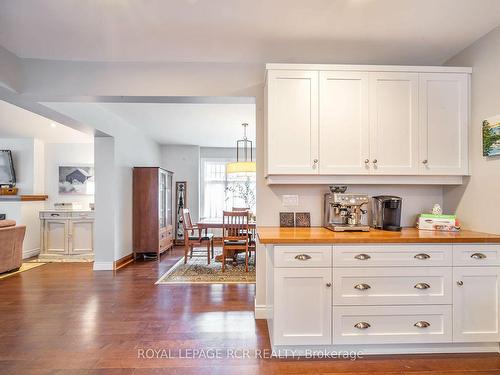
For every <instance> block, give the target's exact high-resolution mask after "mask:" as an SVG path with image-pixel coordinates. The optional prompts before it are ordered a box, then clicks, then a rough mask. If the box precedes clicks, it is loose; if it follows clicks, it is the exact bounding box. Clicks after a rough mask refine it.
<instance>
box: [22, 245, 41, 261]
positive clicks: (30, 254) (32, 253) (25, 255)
mask: <svg viewBox="0 0 500 375" xmlns="http://www.w3.org/2000/svg"><path fill="white" fill-rule="evenodd" d="M38 254H40V248H39V247H37V248H36V249H31V250H24V251H23V259H27V258H32V257H34V256H37V255H38Z"/></svg>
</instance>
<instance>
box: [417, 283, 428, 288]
mask: <svg viewBox="0 0 500 375" xmlns="http://www.w3.org/2000/svg"><path fill="white" fill-rule="evenodd" d="M430 287H431V286H430V285H429V284H427V283H418V284H415V286H414V288H415V289H429V288H430Z"/></svg>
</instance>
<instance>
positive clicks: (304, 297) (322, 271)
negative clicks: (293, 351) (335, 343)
mask: <svg viewBox="0 0 500 375" xmlns="http://www.w3.org/2000/svg"><path fill="white" fill-rule="evenodd" d="M331 282H332V269H331V268H276V269H275V272H274V291H275V293H274V299H275V301H274V315H275V317H276V318H275V319H274V332H273V344H274V345H294V344H297V342H300V343H301V344H302V345H329V344H331V343H332V326H331V324H332V317H331V315H332V284H331Z"/></svg>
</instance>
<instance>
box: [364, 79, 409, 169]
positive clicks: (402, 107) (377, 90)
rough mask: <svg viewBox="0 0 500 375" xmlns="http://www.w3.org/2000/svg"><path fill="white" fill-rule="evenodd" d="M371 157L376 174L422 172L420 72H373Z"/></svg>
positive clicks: (371, 86) (371, 82) (371, 87)
mask: <svg viewBox="0 0 500 375" xmlns="http://www.w3.org/2000/svg"><path fill="white" fill-rule="evenodd" d="M370 158H371V160H370V163H371V167H372V169H371V171H372V173H376V174H391V175H394V174H395V175H404V174H411V175H413V174H417V173H418V73H404V72H373V73H370Z"/></svg>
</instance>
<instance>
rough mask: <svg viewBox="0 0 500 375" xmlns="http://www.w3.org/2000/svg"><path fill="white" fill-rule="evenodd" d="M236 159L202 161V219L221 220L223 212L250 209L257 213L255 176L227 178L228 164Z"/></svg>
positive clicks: (232, 176)
mask: <svg viewBox="0 0 500 375" xmlns="http://www.w3.org/2000/svg"><path fill="white" fill-rule="evenodd" d="M231 161H234V159H201V179H200V180H201V183H200V185H201V186H200V187H201V194H200V198H201V202H200V208H201V215H200V216H201V218H203V219H220V218H222V211H224V210H226V211H231V209H232V208H233V207H250V210H251V211H252V212H253V213H255V175H252V176H246V175H229V176H226V163H228V162H231Z"/></svg>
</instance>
